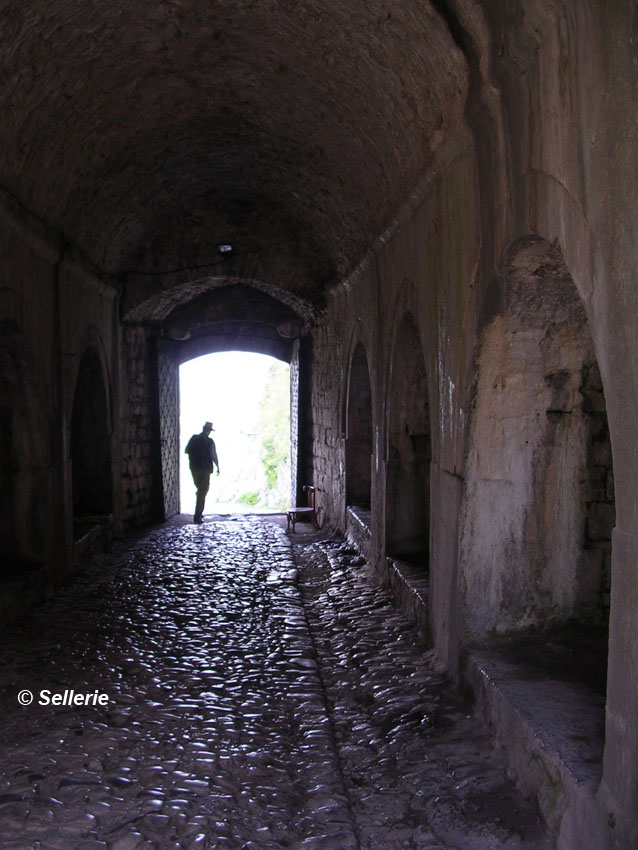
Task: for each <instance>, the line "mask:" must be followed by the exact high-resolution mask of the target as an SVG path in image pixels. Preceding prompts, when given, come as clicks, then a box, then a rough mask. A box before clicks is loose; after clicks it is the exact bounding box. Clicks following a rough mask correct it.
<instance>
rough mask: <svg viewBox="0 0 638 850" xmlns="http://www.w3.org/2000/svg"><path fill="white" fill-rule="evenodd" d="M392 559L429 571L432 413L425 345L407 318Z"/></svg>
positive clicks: (392, 398) (394, 395)
mask: <svg viewBox="0 0 638 850" xmlns="http://www.w3.org/2000/svg"><path fill="white" fill-rule="evenodd" d="M388 410H389V420H388V461H387V471H386V496H385V504H386V509H385V510H386V528H385V539H386V554H387V555H390V556H395V557H400V558H404V559H405V558H411V559H414V560H415V561H418V563H420V564H423V565H424V566H427V564H428V557H429V555H428V551H429V522H430V461H431V435H430V410H429V401H428V388H427V381H426V372H425V364H424V360H423V354H422V348H421V340H420V336H419V332H418V329H417V327H416V324H415V321H414V318H413V317H412V315H411V314H410V313H406V315H405V316H404V318H403V320H402V321H401V323H400V325H399V327H398V330H397V334H396V338H395V343H394V351H393V356H392V369H391V375H390V387H389V399H388Z"/></svg>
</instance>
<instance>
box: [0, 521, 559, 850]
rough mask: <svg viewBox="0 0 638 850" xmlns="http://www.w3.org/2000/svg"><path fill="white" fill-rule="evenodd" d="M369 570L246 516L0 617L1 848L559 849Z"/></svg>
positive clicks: (160, 545) (191, 533)
mask: <svg viewBox="0 0 638 850" xmlns="http://www.w3.org/2000/svg"><path fill="white" fill-rule="evenodd" d="M295 537H296V538H298V537H299V535H296V536H295ZM357 564H358V565H357ZM297 567H299V570H298V569H297ZM365 569H366V568H365V565H364V566H361V565H360V562H355V563H353V560H352V553H348V552H347V551H346V550H345V549H343V547H342V548H340V547H339V544H338V543H334V542H331V541H327V542H323V543H321V542H318V543H314V544H305V545H297V546H296V547H295V552H294V556H293V552H292V550H291V546H290V543H289V540H288V538H287V537H286V535H285V534H284V532H283V530H282V529H281V528H280V527H279V526H278V525H276V524H275V523H272V522H268V521H264V520H259V519H252V518H244V519H240V520H231V521H224V522H222V521H217V522H207V523H205V524H204V525H202V526H193V525H179V524H176V525H167V526H164V527H163V528H161V529H157V530H156V531H154V532H152V533H150V534H149V535H147V536H145V537H143V538H141V539H140V540H138V541H137V542H136V544H135V545H134V546H132V547H127V546H124V545H119V546H116V547H115V548H114V550H113V551H112V552H111V553H110V554H108V555H105V556H101V557H98V558H95V559H94V561H93V562H92V563H91V565H90V569H87V570H85V571H84V572H83V573H82V574H79V575H77V576H76V577H75V578H74V580H73V581H72V582H71V583H70V584H69V585H68V586H67V587H66V588H64V589H63V590H62V591H61V592H60V593H59V594H58V595H57V596H56V599H55V602H54V603H53V602H47V603H45V604H44V605H41V606H39V607H38V608H37V609H35V610H34V611H32V612H31V614H30V615H29V616H28V617H26V618H25V620H24V622H23V623H22V624H21V625H20V626H19V627H15V628H12V629H11V630H9V631H6V632H5V633H4V634H3V645H2V651H1V654H0V673H1V677H2V687H1V690H0V710H1V715H0V717H1V719H0V724H1V726H2V738H3V741H4V744H3V759H2V765H1V772H0V847H2V848H3V850H27V848H34V850H35V848H40V850H54V849H55V850H70V848H78V850H98V848H103V849H104V850H150V848H167V850H178V848H179V850H185V849H186V848H208V849H209V850H210V848H220V850H222V848H228V849H229V850H262V848H263V850H273V848H300V849H301V848H310V850H333V848H334V850H350V848H374V850H394V848H402V850H403V848H405V850H409V848H428V850H434V848H439V847H441V848H443V847H446V848H448V847H449V848H452V847H456V848H475V849H476V850H491V848H500V847H503V848H507V850H513V848H519V847H520V848H525V849H526V850H540V849H541V848H546V847H548V846H549V845H548V844H545V843H543V838H542V834H540V833H539V832H538V830H537V831H536V833H534V828H535V827H534V824H533V816H532V815H531V814H530V812H529V811H527V810H525V809H524V807H523V808H521V801H519V800H518V799H517V798H516V796H515V794H514V792H513V789H512V788H511V786H510V785H509V784H508V783H507V782H506V781H505V777H504V774H503V769H502V765H501V763H500V761H499V758H498V754H497V753H494V752H493V751H492V749H491V748H490V746H489V740H488V738H487V736H486V735H485V733H484V732H482V730H481V729H480V728H479V727H478V726H476V724H474V725H473V721H471V719H468V718H467V716H466V715H465V714H464V712H463V709H462V707H459V705H458V704H456V703H455V702H454V701H453V700H450V698H449V688H448V685H447V683H446V682H445V679H444V677H443V676H442V675H441V674H440V673H437V672H436V670H435V668H434V667H433V665H432V663H431V660H430V659H428V657H427V656H426V655H424V653H423V651H422V650H421V649H420V648H419V647H418V645H417V644H416V643H415V640H414V637H413V635H412V632H411V629H410V628H409V627H408V626H407V625H406V624H405V623H404V622H403V621H402V620H401V618H400V617H399V616H398V615H397V614H396V613H395V612H394V610H393V609H392V608H391V606H390V603H389V601H388V599H387V597H386V596H385V595H384V593H383V592H382V591H380V590H378V589H374V588H373V587H372V585H370V583H369V581H368V578H367V576H366V574H365ZM299 572H301V590H302V592H303V595H304V597H305V601H306V605H305V609H304V606H303V605H302V596H301V594H300V588H299ZM25 689H28V690H29V691H31V692H33V693H34V694H35V699H34V701H33V703H32V704H31V705H25V706H21V705H20V704H19V703H18V694H19V693H20V692H22V691H23V690H25ZM42 689H49V690H50V691H52V692H59V693H63V692H64V691H65V690H73V691H75V692H76V693H94V692H95V691H96V690H97V691H98V692H100V693H105V694H107V695H108V697H109V701H108V705H106V706H100V705H88V706H78V705H74V706H68V705H57V706H52V705H47V706H44V705H40V704H38V703H39V694H40V691H41V690H42ZM495 798H498V799H499V800H501V802H502V806H501V809H503V810H504V811H501V810H500V809H498V807H496V809H495V807H494V799H495ZM486 800H489V801H491V802H489V804H488V803H487V802H486ZM514 805H515V806H518V807H519V808H518V814H516V815H513V814H512V813H513V811H514V809H513V808H512V807H513V806H514ZM490 807H491V808H490ZM512 817H514V818H515V819H518V826H519V828H518V830H517V829H515V828H514V825H513V824H511V823H510V821H511V820H512ZM508 818H509V820H508ZM521 827H522V828H521ZM525 830H527V831H528V835H527V836H526V835H525V834H524V833H525Z"/></svg>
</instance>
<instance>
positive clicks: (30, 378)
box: [0, 320, 50, 570]
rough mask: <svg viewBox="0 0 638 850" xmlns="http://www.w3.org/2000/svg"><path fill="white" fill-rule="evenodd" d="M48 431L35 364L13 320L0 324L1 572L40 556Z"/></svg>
mask: <svg viewBox="0 0 638 850" xmlns="http://www.w3.org/2000/svg"><path fill="white" fill-rule="evenodd" d="M49 466H50V452H49V435H48V433H47V429H46V427H45V418H44V415H43V411H42V396H41V394H40V393H39V391H38V381H37V379H36V374H35V363H34V358H33V354H32V351H31V348H30V346H29V343H28V342H27V340H26V338H25V336H24V334H23V333H22V331H21V330H20V328H19V327H18V325H17V324H16V323H15V322H14V321H13V320H4V321H2V322H0V551H1V553H2V558H1V559H0V560H1V561H2V564H3V567H4V569H5V570H7V569H8V570H12V569H15V568H16V567H17V568H19V566H20V564H22V563H24V562H27V563H28V562H38V561H42V560H44V558H45V557H46V552H47V544H48V522H47V511H48V508H49V504H48V502H49V498H48V489H47V488H48V474H49Z"/></svg>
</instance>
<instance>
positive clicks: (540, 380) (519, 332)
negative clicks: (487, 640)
mask: <svg viewBox="0 0 638 850" xmlns="http://www.w3.org/2000/svg"><path fill="white" fill-rule="evenodd" d="M504 277H505V292H504V311H503V313H502V315H500V316H498V317H497V318H496V319H495V320H494V321H493V322H492V323H491V324H490V325H489V326H488V327H487V328H486V330H485V331H484V334H483V337H482V341H481V348H480V354H479V360H478V385H477V393H476V398H475V405H474V411H473V425H472V435H471V440H470V449H469V454H468V460H467V469H466V493H465V507H464V517H463V531H462V545H461V564H462V571H463V583H464V604H465V626H466V629H467V632H468V634H469V635H470V636H472V637H474V638H480V637H481V636H485V635H486V634H488V633H490V632H494V631H512V630H520V629H522V628H525V627H526V626H538V627H545V626H552V625H555V624H560V623H566V622H568V621H580V622H587V623H591V624H592V625H594V626H600V627H602V629H603V630H605V629H606V624H607V621H608V616H609V589H610V572H611V570H610V565H611V531H612V527H613V525H614V521H615V508H614V487H613V469H612V457H611V444H610V440H609V429H608V426H607V416H606V410H605V399H604V393H603V387H602V382H601V378H600V373H599V370H598V364H597V361H596V356H595V352H594V345H593V342H592V337H591V334H590V331H589V327H588V323H587V317H586V314H585V310H584V307H583V304H582V301H581V299H580V297H579V294H578V292H577V290H576V287H575V284H574V282H573V280H572V278H571V276H570V274H569V271H568V270H567V267H566V266H565V263H564V261H563V258H562V256H561V253H560V251H559V249H558V247H557V246H556V245H550V244H549V243H548V242H546V241H545V240H543V239H540V238H538V237H535V236H530V237H527V238H525V239H521V240H519V241H517V242H516V243H515V244H514V245H512V246H511V248H510V250H509V251H508V252H507V255H506V261H505V268H504Z"/></svg>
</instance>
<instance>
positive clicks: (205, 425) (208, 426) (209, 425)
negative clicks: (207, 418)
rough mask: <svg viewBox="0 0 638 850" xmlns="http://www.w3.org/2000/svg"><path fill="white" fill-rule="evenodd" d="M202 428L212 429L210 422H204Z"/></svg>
mask: <svg viewBox="0 0 638 850" xmlns="http://www.w3.org/2000/svg"><path fill="white" fill-rule="evenodd" d="M204 428H210V430H211V431H214V430H215V429H214V428H213V423H212V422H204Z"/></svg>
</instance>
